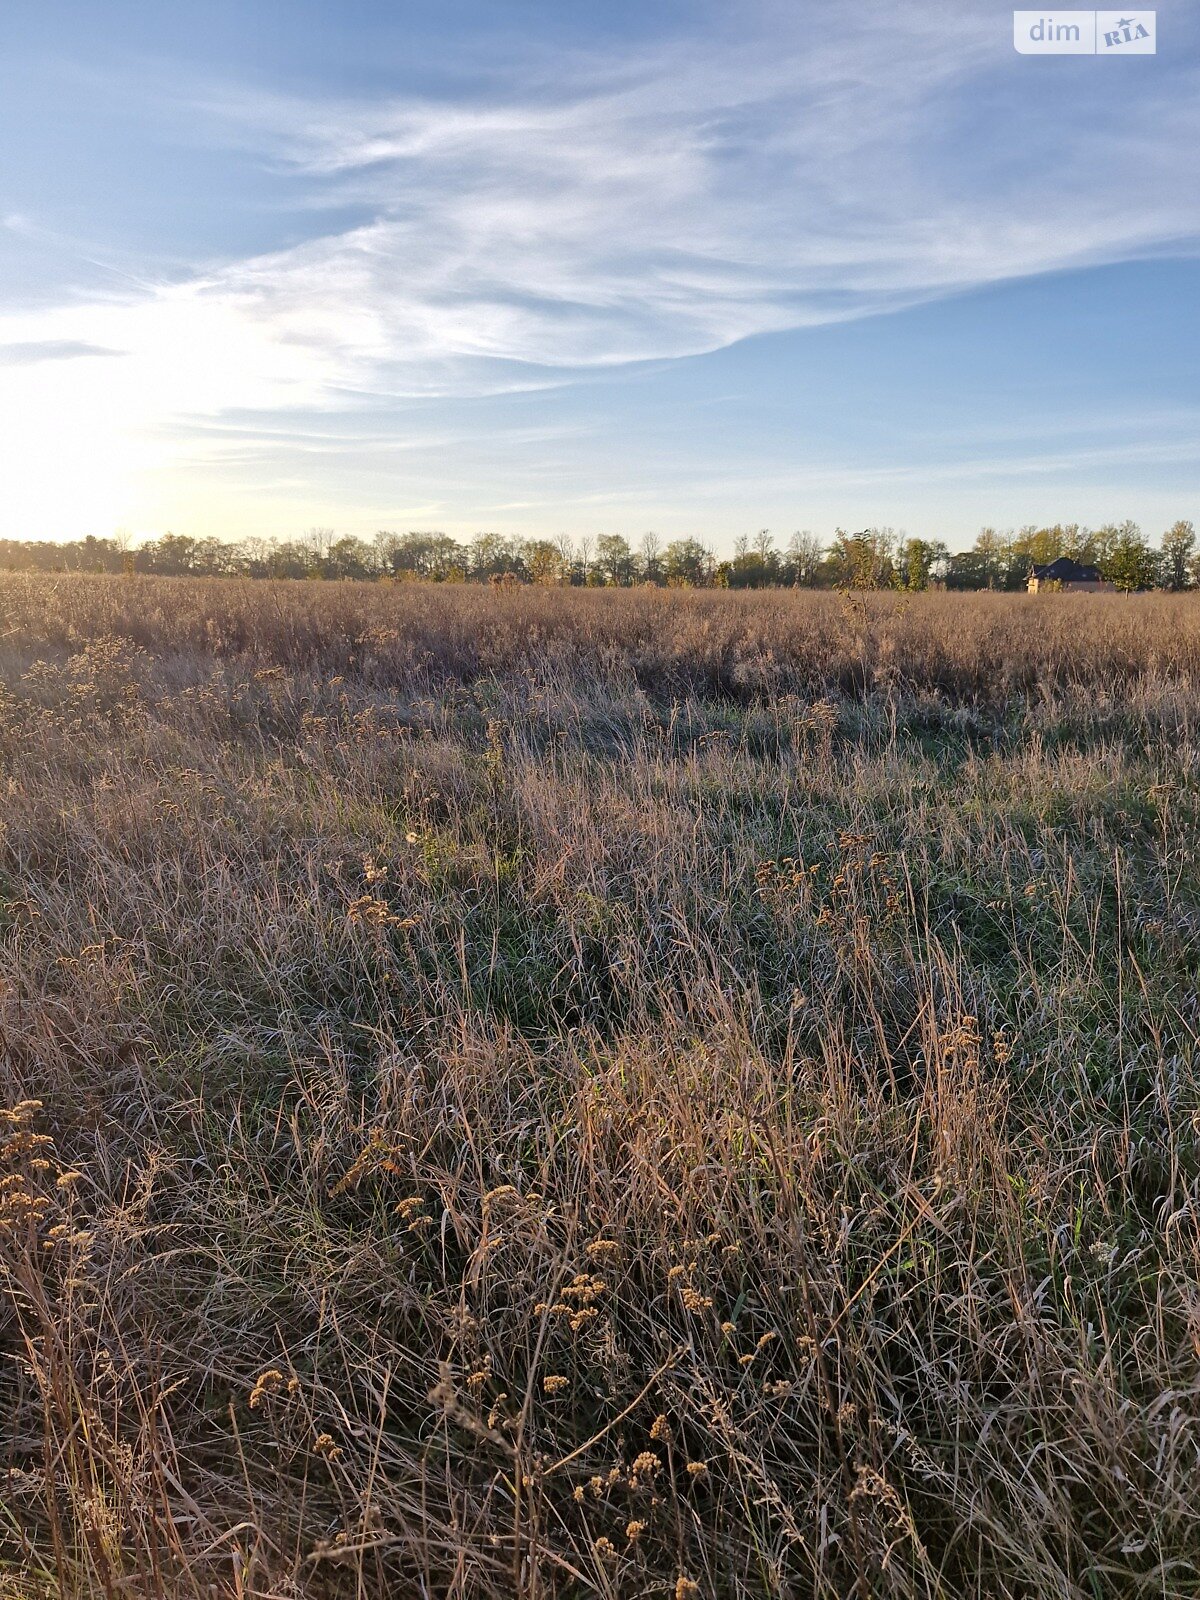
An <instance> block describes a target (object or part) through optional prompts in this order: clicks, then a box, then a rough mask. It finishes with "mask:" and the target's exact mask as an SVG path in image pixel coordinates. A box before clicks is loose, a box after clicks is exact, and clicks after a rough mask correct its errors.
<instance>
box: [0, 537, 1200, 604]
mask: <svg viewBox="0 0 1200 1600" xmlns="http://www.w3.org/2000/svg"><path fill="white" fill-rule="evenodd" d="M1064 555H1065V556H1070V557H1072V558H1073V559H1075V560H1076V561H1079V562H1081V563H1083V564H1085V565H1087V566H1095V567H1098V568H1099V570H1100V575H1101V577H1103V578H1105V579H1106V580H1108V581H1109V582H1111V583H1113V584H1115V585H1116V587H1117V588H1119V589H1125V590H1135V589H1149V588H1164V589H1174V590H1179V589H1189V588H1192V587H1195V586H1197V585H1200V555H1198V553H1197V549H1196V534H1195V529H1194V528H1193V526H1192V524H1191V523H1190V522H1186V521H1180V522H1176V523H1174V524H1173V525H1172V527H1170V528H1168V529H1167V531H1166V532H1165V533H1164V534H1163V535H1162V538H1161V541H1160V542H1159V544H1158V546H1157V547H1155V546H1153V545H1152V544H1151V543H1150V541H1149V540H1148V539H1147V538H1146V536H1145V535H1144V534H1143V532H1142V530H1141V529H1140V528H1139V527H1138V525H1137V524H1136V523H1134V522H1122V523H1108V524H1105V526H1103V527H1100V528H1085V527H1083V526H1081V525H1080V524H1078V523H1069V524H1063V523H1056V524H1055V525H1054V526H1053V527H1044V528H1037V527H1032V526H1030V527H1025V528H1020V529H1009V530H1007V531H1003V532H1002V531H1000V530H997V529H995V528H983V529H981V530H980V532H979V535H978V537H977V538H976V540H975V542H974V544H973V545H972V547H971V548H970V549H969V550H964V551H959V552H956V553H952V552H951V551H950V550H949V549H948V548H947V546H946V545H945V544H944V543H942V542H941V541H939V540H929V539H920V538H912V537H910V536H908V535H906V534H902V533H897V532H896V531H895V530H894V529H892V528H865V529H863V530H862V531H861V532H857V533H848V532H846V531H845V530H843V529H840V528H839V529H838V530H837V532H836V533H835V534H834V536H833V538H832V540H830V541H829V543H827V544H823V543H822V542H821V540H819V539H818V538H817V537H816V536H815V535H813V534H811V533H806V532H800V533H794V534H793V535H792V536H791V537H790V538H789V539H788V540H787V542H786V544H784V545H782V547H781V546H780V545H779V544H778V543H777V541H776V539H775V537H774V535H773V534H772V533H771V532H770V530H769V529H766V528H764V529H762V530H761V531H760V532H758V533H757V534H754V535H746V536H744V537H742V538H740V539H738V540H737V541H736V543H735V545H734V551H733V555H732V556H731V557H729V558H726V559H720V560H719V559H718V558H717V557H716V555H715V554H714V553H713V551H712V550H711V549H710V548H709V547H708V546H707V545H706V544H704V543H703V542H702V541H701V540H699V539H693V538H687V539H675V540H672V541H670V542H669V543H664V542H663V541H662V540H661V539H660V538H659V537H658V536H657V535H656V534H653V533H647V534H644V535H643V536H642V537H641V538H640V539H639V540H638V541H637V542H636V543H631V542H630V540H629V539H627V538H626V537H625V536H624V535H622V534H617V533H610V534H601V535H599V536H598V537H595V538H593V537H591V536H587V537H584V538H579V539H572V538H569V537H567V536H565V535H564V536H562V537H560V538H557V539H522V538H519V537H511V536H504V535H501V534H496V533H479V534H476V535H475V536H474V537H473V538H471V539H466V540H460V539H455V538H453V537H451V535H449V534H446V533H419V532H410V533H389V532H380V533H377V534H376V535H375V537H374V538H373V539H370V540H367V539H360V538H355V537H350V536H341V537H339V536H338V535H337V534H335V533H334V531H333V530H332V529H331V528H310V529H308V531H307V532H306V533H304V534H303V535H301V536H300V537H299V538H297V539H262V538H254V539H243V540H241V541H239V542H229V541H226V540H222V539H215V538H200V539H197V538H192V537H190V536H189V535H186V534H176V533H166V534H163V536H162V537H161V538H159V539H151V540H147V541H146V542H144V543H142V544H139V545H137V546H134V545H133V544H132V542H131V541H130V540H128V539H126V538H123V537H121V536H116V537H113V538H97V537H95V536H93V535H89V536H88V537H87V538H85V539H73V540H67V541H65V542H62V543H59V542H55V541H51V540H36V541H35V540H19V539H4V540H0V569H2V570H6V571H10V572H89V573H151V574H158V575H163V576H172V577H174V576H181V577H182V576H189V577H245V578H324V579H331V580H338V579H360V580H367V581H371V580H374V581H379V580H387V581H392V582H403V581H407V580H415V579H420V580H424V581H427V582H435V583H487V582H491V583H498V584H517V583H540V584H555V585H567V584H573V585H589V586H600V587H625V586H629V585H632V584H644V583H650V584H661V585H667V586H674V587H680V588H684V587H686V588H728V589H756V588H785V587H798V588H812V589H839V588H843V589H844V588H850V589H903V590H917V589H928V588H935V587H936V588H946V589H1021V588H1024V586H1025V583H1026V581H1027V579H1028V576H1029V573H1030V570H1031V568H1032V567H1033V566H1035V565H1039V566H1040V565H1043V564H1045V563H1046V562H1050V561H1054V560H1056V559H1057V558H1058V557H1059V556H1064Z"/></svg>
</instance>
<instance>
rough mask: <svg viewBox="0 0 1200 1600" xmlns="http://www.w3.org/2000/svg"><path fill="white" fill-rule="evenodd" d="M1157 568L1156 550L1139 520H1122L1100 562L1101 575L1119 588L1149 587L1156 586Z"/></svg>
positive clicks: (1127, 589)
mask: <svg viewBox="0 0 1200 1600" xmlns="http://www.w3.org/2000/svg"><path fill="white" fill-rule="evenodd" d="M1105 531H1107V530H1105ZM1155 568H1156V563H1155V559H1154V552H1153V551H1152V550H1151V549H1150V546H1149V545H1148V544H1147V543H1146V538H1145V535H1144V534H1143V533H1142V530H1141V529H1140V528H1139V527H1138V525H1137V523H1136V522H1123V523H1121V524H1120V526H1119V527H1117V528H1116V529H1114V530H1113V536H1112V539H1111V542H1110V543H1109V546H1108V550H1107V553H1106V554H1105V556H1104V557H1103V559H1102V561H1101V563H1100V574H1101V576H1102V577H1104V578H1106V579H1107V580H1108V581H1109V583H1112V584H1115V585H1116V587H1117V588H1118V589H1124V590H1126V591H1129V590H1132V589H1150V588H1153V586H1154V579H1155V576H1156V571H1155Z"/></svg>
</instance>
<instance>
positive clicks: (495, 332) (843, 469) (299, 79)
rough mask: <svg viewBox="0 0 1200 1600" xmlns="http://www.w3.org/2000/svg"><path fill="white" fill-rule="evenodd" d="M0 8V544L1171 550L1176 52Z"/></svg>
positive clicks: (714, 24)
mask: <svg viewBox="0 0 1200 1600" xmlns="http://www.w3.org/2000/svg"><path fill="white" fill-rule="evenodd" d="M1158 35H1159V43H1158V54H1157V55H1155V56H1145V57H1136V58H1126V59H1120V60H1113V59H1096V58H1091V57H1049V58H1038V57H1029V56H1019V55H1017V54H1016V52H1015V51H1014V50H1013V47H1012V17H1011V11H1010V10H1004V9H1002V8H1000V7H999V6H996V5H991V4H986V5H985V4H978V3H975V0H963V3H959V4H952V5H951V4H932V5H921V6H912V5H909V6H903V7H900V6H896V5H889V6H884V5H881V4H874V3H870V0H868V3H865V4H856V5H853V6H851V5H844V4H839V5H836V6H834V5H827V6H824V7H818V6H815V5H797V4H795V3H794V0H793V3H792V4H790V5H783V4H774V3H770V4H768V3H754V4H747V3H743V0H726V3H725V4H721V5H707V4H682V3H670V4H656V3H653V0H648V3H643V4H639V5H634V4H631V3H626V0H616V3H613V0H604V3H599V0H597V3H594V4H592V5H590V6H584V5H582V4H579V3H577V0H558V3H557V4H549V3H543V0H504V3H503V4H499V3H497V0H490V3H487V4H482V3H481V4H460V3H458V0H441V3H440V4H436V5H434V4H420V5H415V4H406V3H404V0H392V3H390V4H383V3H367V0H358V3H355V0H351V3H348V4H346V3H343V4H337V5H335V4H332V3H329V4H318V3H315V0H287V3H286V4H284V3H278V4H271V5H268V4H265V3H263V0H239V3H238V4H231V3H227V0H215V3H214V0H205V3H204V4H201V5H194V6H192V7H190V8H189V7H184V6H180V5H167V4H164V3H162V0H154V3H149V0H143V3H140V4H135V3H132V0H105V4H103V5H101V4H99V3H97V0H91V3H89V4H82V3H78V0H76V3H60V0H42V3H40V4H36V5H35V4H31V3H26V0H10V3H9V5H8V6H7V7H6V8H5V10H4V11H3V13H0V95H2V96H3V103H4V107H5V120H6V136H5V139H4V140H3V142H2V143H0V427H2V428H3V437H4V438H5V441H6V451H5V456H6V460H5V468H4V472H3V473H2V474H0V536H17V537H71V536H78V535H80V534H83V533H87V532H94V533H110V532H112V531H113V530H114V529H115V528H117V527H125V528H129V529H131V530H132V531H133V532H134V533H135V534H137V535H139V536H146V535H152V534H155V533H157V532H161V531H163V530H164V529H166V528H168V527H170V528H172V529H173V530H174V531H176V532H188V533H194V534H206V533H216V534H218V535H221V536H227V537H244V536H247V535H256V534H273V535H279V536H292V535H294V534H296V533H298V532H299V531H301V530H302V529H303V528H305V527H307V526H310V525H312V524H314V523H317V524H325V525H329V526H332V527H335V528H336V529H337V530H338V531H339V532H345V533H360V534H364V535H370V534H371V533H373V532H374V531H375V530H376V529H378V528H382V527H386V528H397V529H404V528H411V527H421V528H442V529H445V530H446V531H448V532H452V533H457V534H470V533H473V532H475V531H477V530H480V529H491V530H496V531H500V532H512V533H530V534H555V533H558V532H564V531H565V532H574V533H577V534H583V533H592V534H594V533H597V532H609V531H617V532H624V533H627V534H628V535H630V536H631V537H633V536H637V535H640V534H641V533H642V532H643V531H645V530H647V529H654V530H655V531H656V532H658V533H659V534H660V535H663V536H665V537H668V538H671V537H676V536H679V535H683V534H697V535H699V536H701V537H703V538H705V539H707V540H709V541H710V542H712V543H713V544H714V545H716V546H717V547H718V548H722V549H724V548H728V545H729V542H730V541H731V540H732V539H733V537H735V536H736V535H737V534H738V533H741V532H747V531H753V530H754V529H757V528H760V527H764V526H766V527H770V528H772V529H773V530H774V531H775V532H776V533H777V534H778V535H779V536H780V537H781V539H785V538H786V537H787V535H788V534H789V533H790V532H791V531H792V530H793V529H796V528H808V529H812V530H814V531H815V532H817V533H819V534H821V535H823V536H827V535H828V534H829V533H831V532H832V530H833V528H834V527H835V526H836V525H838V524H841V525H844V526H855V527H862V526H865V525H867V524H869V523H888V524H891V525H893V526H896V527H898V528H903V529H905V530H907V531H908V532H911V533H920V534H925V535H928V536H931V537H938V538H944V539H946V540H948V541H949V542H950V543H951V544H952V545H955V546H960V545H962V544H964V543H967V542H969V541H970V539H971V538H972V537H973V536H974V533H975V532H976V530H977V529H978V528H979V526H980V525H982V524H984V523H989V524H994V525H998V526H1011V525H1019V524H1022V523H1025V522H1045V521H1055V520H1060V519H1070V520H1082V521H1088V522H1093V523H1095V522H1100V521H1104V520H1108V519H1121V518H1124V517H1127V516H1132V517H1134V518H1136V519H1138V520H1139V521H1141V522H1142V523H1143V524H1144V525H1145V526H1146V527H1147V529H1148V530H1149V531H1151V532H1152V533H1154V534H1157V533H1158V532H1160V531H1161V529H1162V527H1164V526H1165V525H1167V524H1168V523H1169V522H1171V521H1173V520H1174V519H1175V518H1176V517H1180V516H1189V517H1194V518H1200V427H1198V423H1200V395H1198V393H1197V384H1196V376H1197V373H1198V372H1200V359H1198V358H1200V317H1198V315H1197V303H1198V300H1197V291H1198V290H1200V159H1198V158H1200V93H1198V91H1200V9H1198V8H1197V6H1195V5H1186V6H1185V5H1181V4H1174V5H1172V6H1170V7H1169V8H1167V9H1160V10H1159V12H1158Z"/></svg>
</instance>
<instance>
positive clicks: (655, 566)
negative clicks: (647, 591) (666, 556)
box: [638, 533, 662, 583]
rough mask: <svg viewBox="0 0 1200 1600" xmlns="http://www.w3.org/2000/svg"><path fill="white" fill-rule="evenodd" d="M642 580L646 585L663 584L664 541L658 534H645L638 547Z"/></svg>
mask: <svg viewBox="0 0 1200 1600" xmlns="http://www.w3.org/2000/svg"><path fill="white" fill-rule="evenodd" d="M638 557H639V560H640V563H641V569H642V580H643V582H645V583H661V582H662V540H661V539H660V538H659V537H658V535H657V534H656V533H644V534H643V535H642V542H641V544H640V545H639V546H638Z"/></svg>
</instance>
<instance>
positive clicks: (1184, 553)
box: [1161, 522, 1196, 589]
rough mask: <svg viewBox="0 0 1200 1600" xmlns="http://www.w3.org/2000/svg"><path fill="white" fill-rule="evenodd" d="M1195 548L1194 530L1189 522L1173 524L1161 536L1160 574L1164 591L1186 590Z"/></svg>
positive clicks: (1190, 576) (1190, 578)
mask: <svg viewBox="0 0 1200 1600" xmlns="http://www.w3.org/2000/svg"><path fill="white" fill-rule="evenodd" d="M1195 548H1196V530H1195V528H1193V526H1192V524H1191V523H1190V522H1173V523H1172V524H1171V526H1170V527H1169V528H1168V529H1167V531H1166V533H1164V534H1163V536H1162V560H1161V565H1162V572H1161V580H1162V586H1163V588H1164V589H1187V588H1190V586H1191V580H1192V554H1193V552H1194V550H1195Z"/></svg>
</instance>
